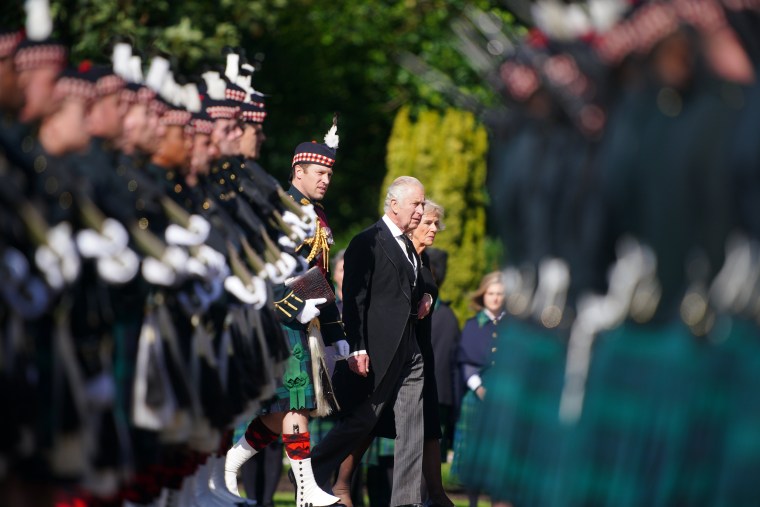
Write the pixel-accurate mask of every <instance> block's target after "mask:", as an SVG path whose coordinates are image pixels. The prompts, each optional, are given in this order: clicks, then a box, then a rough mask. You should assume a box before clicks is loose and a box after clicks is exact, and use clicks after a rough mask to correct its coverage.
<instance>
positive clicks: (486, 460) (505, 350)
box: [452, 319, 566, 506]
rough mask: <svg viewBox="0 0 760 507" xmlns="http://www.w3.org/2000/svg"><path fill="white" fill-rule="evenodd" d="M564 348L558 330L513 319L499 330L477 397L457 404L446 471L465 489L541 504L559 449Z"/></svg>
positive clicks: (547, 493) (550, 486) (548, 491)
mask: <svg viewBox="0 0 760 507" xmlns="http://www.w3.org/2000/svg"><path fill="white" fill-rule="evenodd" d="M565 350H566V339H565V337H564V334H563V333H561V332H557V331H549V330H547V329H545V328H541V327H539V326H537V325H534V324H531V323H528V322H521V321H518V320H515V319H512V320H508V321H506V322H505V323H503V324H502V325H501V327H500V329H499V337H498V348H497V351H496V353H495V354H494V355H493V357H492V364H491V366H490V367H489V368H488V369H487V370H485V371H484V372H483V374H482V379H483V385H484V387H485V388H486V395H485V399H484V400H483V401H482V402H479V401H478V400H477V397H476V395H475V394H474V393H472V392H470V393H468V395H467V397H469V398H470V399H471V400H472V401H470V402H469V405H470V406H469V407H467V406H466V405H467V404H468V403H467V400H463V403H462V414H461V415H460V421H459V423H458V427H457V433H456V436H455V440H459V449H458V450H457V449H456V445H457V444H455V451H454V452H455V455H454V459H455V461H458V462H459V463H458V464H457V465H456V466H455V465H453V464H452V469H454V471H455V472H456V474H457V477H458V479H459V481H460V482H461V483H462V484H463V485H464V486H465V487H466V488H467V489H469V490H473V491H481V492H484V493H487V494H489V495H491V497H492V498H493V499H495V500H508V501H512V502H513V503H514V504H515V505H520V506H523V505H542V506H543V505H546V504H545V503H544V501H545V499H546V498H547V497H550V496H551V492H552V491H553V488H554V477H555V475H556V474H555V473H554V472H555V470H556V467H557V463H558V458H559V451H560V446H561V427H560V425H559V422H558V416H557V414H558V410H559V397H560V392H561V389H562V378H563V372H564V361H565ZM467 397H466V398H467ZM473 401H474V402H473ZM471 408H472V410H471Z"/></svg>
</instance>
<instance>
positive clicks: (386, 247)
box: [335, 220, 423, 390]
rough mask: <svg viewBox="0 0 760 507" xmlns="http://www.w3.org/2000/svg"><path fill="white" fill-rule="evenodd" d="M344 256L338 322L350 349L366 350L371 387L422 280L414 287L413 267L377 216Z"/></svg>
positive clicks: (391, 352)
mask: <svg viewBox="0 0 760 507" xmlns="http://www.w3.org/2000/svg"><path fill="white" fill-rule="evenodd" d="M344 259H345V263H344V277H343V323H344V324H345V329H346V336H347V339H348V342H349V345H350V346H351V351H352V352H354V351H359V350H366V351H367V353H368V354H369V360H370V376H369V379H368V382H367V383H369V384H371V386H372V388H373V389H374V388H377V386H378V385H379V384H380V382H381V381H382V379H383V377H384V376H385V373H386V372H387V371H388V367H389V366H390V364H391V362H392V361H393V360H394V358H396V352H397V350H398V347H399V343H400V342H401V338H402V336H403V335H404V331H405V328H406V326H407V321H408V320H409V319H410V315H412V314H413V313H416V311H417V305H418V303H419V300H420V296H421V288H422V286H423V284H422V283H418V284H417V288H415V286H414V269H413V268H412V265H411V263H410V262H409V260H408V259H407V258H406V257H405V256H404V252H403V251H402V250H401V248H400V247H399V245H398V243H397V242H396V239H395V238H394V237H393V235H392V234H391V231H390V229H389V228H388V226H387V225H386V224H385V222H383V221H382V220H379V221H377V222H376V223H375V224H374V225H372V226H371V227H369V228H367V229H365V230H364V231H362V232H360V233H359V234H357V235H356V236H354V238H353V239H352V240H351V242H350V243H349V245H348V248H347V249H346V254H345V257H344ZM420 281H421V277H420ZM413 321H416V316H413ZM357 381H358V377H357ZM335 387H336V390H337V389H338V387H337V386H335Z"/></svg>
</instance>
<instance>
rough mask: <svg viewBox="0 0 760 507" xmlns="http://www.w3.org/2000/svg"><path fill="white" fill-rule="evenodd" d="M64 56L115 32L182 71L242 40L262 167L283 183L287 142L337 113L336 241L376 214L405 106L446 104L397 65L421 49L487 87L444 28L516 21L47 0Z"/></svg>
mask: <svg viewBox="0 0 760 507" xmlns="http://www.w3.org/2000/svg"><path fill="white" fill-rule="evenodd" d="M51 2H52V5H53V11H54V15H55V18H56V25H57V27H58V32H59V35H60V36H62V37H63V38H64V39H65V40H66V41H67V42H68V43H69V44H70V45H71V47H72V60H73V61H74V62H75V63H76V62H78V61H80V60H82V59H84V58H92V59H96V60H97V59H99V60H105V59H107V58H108V56H109V55H108V53H109V51H110V41H111V40H112V38H113V37H114V36H115V35H121V36H129V37H131V38H132V39H133V41H134V43H135V46H136V47H138V48H140V49H141V50H142V51H143V52H144V53H146V54H149V53H151V52H153V51H156V50H161V51H166V52H169V53H170V54H171V55H172V56H173V57H174V58H175V60H176V62H177V68H178V69H179V70H180V71H181V72H183V73H193V72H197V71H198V70H199V68H200V64H201V63H202V62H203V61H205V60H209V59H216V60H217V61H219V62H221V50H222V48H223V47H224V46H227V45H231V46H240V47H242V48H244V49H245V51H246V54H247V58H248V60H250V61H252V63H255V64H256V65H257V67H258V68H259V69H260V71H259V72H257V74H256V75H255V76H254V87H256V88H257V89H258V90H260V91H262V92H264V93H266V94H268V95H269V100H268V109H269V112H270V115H269V117H268V118H267V123H266V125H265V129H266V132H267V135H268V137H269V139H268V141H267V142H266V143H265V144H264V151H263V154H262V161H261V162H262V165H263V166H264V167H265V168H267V169H268V170H269V171H270V172H271V173H272V174H274V175H275V176H276V177H277V178H278V179H280V181H281V182H282V183H283V184H287V181H286V179H287V176H288V174H289V171H290V160H291V157H292V152H293V148H294V147H295V146H296V145H297V144H298V143H299V142H301V141H304V140H312V139H314V140H319V139H321V138H322V136H324V134H325V132H326V130H327V128H328V127H329V125H330V120H331V118H332V115H333V112H334V111H339V112H340V113H341V125H340V129H339V130H340V132H339V133H340V135H341V146H340V148H339V150H338V162H337V164H336V168H335V177H334V179H333V183H332V187H331V189H330V191H329V192H328V195H327V199H326V202H325V204H326V206H327V209H328V211H329V215H330V220H331V225H332V227H333V229H334V231H335V232H336V235H337V237H338V245H342V244H345V243H346V242H347V240H348V239H349V238H350V237H351V235H352V234H353V233H354V232H356V231H357V230H360V229H361V228H363V227H364V226H366V225H367V224H368V223H370V222H371V221H372V220H374V219H375V218H376V214H375V202H376V200H375V199H376V196H377V193H378V191H379V187H380V184H381V182H382V180H383V176H384V175H385V146H386V142H387V139H388V135H389V133H390V129H391V125H392V119H393V117H394V114H395V112H396V111H398V109H399V108H400V107H401V106H402V105H413V106H414V107H427V108H433V109H438V110H443V109H445V108H446V107H448V106H449V105H450V104H449V99H448V98H447V97H446V96H444V95H441V94H440V93H438V92H437V91H435V90H434V89H433V88H432V87H430V86H429V85H428V84H427V83H426V82H425V81H423V80H422V79H420V78H419V77H418V76H415V75H413V74H411V73H410V72H408V71H407V70H405V69H403V68H402V67H401V66H399V65H398V62H397V56H398V55H399V54H400V53H401V52H404V51H406V52H409V53H412V54H416V55H419V56H420V57H421V58H422V59H423V60H425V61H427V62H428V63H430V64H431V65H432V66H433V67H436V68H438V69H440V70H441V71H442V72H443V73H445V74H446V75H448V76H449V77H450V78H451V79H452V80H453V81H454V82H455V83H456V84H457V86H458V87H459V88H460V89H462V90H464V91H466V92H467V93H469V94H471V95H473V96H475V97H477V98H478V99H479V100H480V101H482V102H484V103H488V102H489V101H491V100H493V97H492V96H491V94H490V92H489V90H488V89H487V88H486V87H485V86H484V85H483V83H482V81H481V79H480V78H479V77H478V76H477V75H476V73H475V72H474V71H472V70H471V69H470V67H469V65H468V64H467V62H466V61H465V60H464V59H463V58H462V57H461V56H460V55H459V53H458V52H457V50H456V49H455V45H454V44H453V35H452V32H451V29H450V24H451V22H452V20H455V19H457V18H458V17H459V16H460V13H461V12H462V10H463V9H464V8H465V7H466V6H467V5H476V6H477V7H479V8H481V9H483V10H486V11H488V12H492V13H495V14H496V15H497V16H498V17H500V18H501V19H502V20H504V21H505V23H507V25H508V26H513V25H514V21H513V19H512V17H511V15H510V14H509V13H508V12H506V11H505V10H503V9H502V8H500V7H498V6H500V4H497V3H496V2H495V1H494V2H492V1H490V0H471V1H467V0H363V1H361V2H355V1H353V0H331V1H327V0H215V1H208V0H184V1H182V2H174V1H170V0H51Z"/></svg>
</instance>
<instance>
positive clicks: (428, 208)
mask: <svg viewBox="0 0 760 507" xmlns="http://www.w3.org/2000/svg"><path fill="white" fill-rule="evenodd" d="M424 215H435V216H436V218H438V230H439V231H442V230H444V229H446V226H445V225H444V223H443V217H444V215H445V213H444V211H443V206H441V205H440V204H438V203H437V202H433V201H431V200H430V199H425V211H424V213H423V216H424Z"/></svg>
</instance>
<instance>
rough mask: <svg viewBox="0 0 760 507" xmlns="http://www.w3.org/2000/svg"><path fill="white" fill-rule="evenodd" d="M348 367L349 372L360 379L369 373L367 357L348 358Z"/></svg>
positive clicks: (358, 355) (359, 355)
mask: <svg viewBox="0 0 760 507" xmlns="http://www.w3.org/2000/svg"><path fill="white" fill-rule="evenodd" d="M348 367H349V368H351V371H352V372H354V373H356V374H357V375H361V376H362V377H366V376H367V374H368V373H369V355H368V354H357V355H355V356H351V357H349V358H348Z"/></svg>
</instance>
